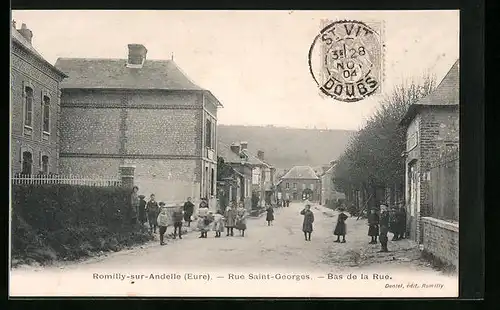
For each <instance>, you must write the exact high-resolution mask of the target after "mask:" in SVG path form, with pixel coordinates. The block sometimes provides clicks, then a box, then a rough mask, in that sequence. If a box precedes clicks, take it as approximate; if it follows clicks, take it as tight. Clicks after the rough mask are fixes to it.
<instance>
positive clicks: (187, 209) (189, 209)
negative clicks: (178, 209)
mask: <svg viewBox="0 0 500 310" xmlns="http://www.w3.org/2000/svg"><path fill="white" fill-rule="evenodd" d="M183 211H184V222H187V226H188V227H189V226H191V216H193V212H194V204H193V203H192V202H191V197H188V199H187V201H186V202H185V203H184V207H183Z"/></svg>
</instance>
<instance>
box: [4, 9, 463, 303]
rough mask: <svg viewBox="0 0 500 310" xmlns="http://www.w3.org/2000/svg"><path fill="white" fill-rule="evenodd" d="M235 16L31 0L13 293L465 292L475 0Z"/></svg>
mask: <svg viewBox="0 0 500 310" xmlns="http://www.w3.org/2000/svg"><path fill="white" fill-rule="evenodd" d="M351 13H352V12H351ZM231 14H233V15H231ZM231 14H230V13H229V12H222V11H221V12H218V11H213V12H201V11H191V12H183V11H178V12H174V11H172V12H168V11H155V12H153V11H151V12H149V11H141V12H134V11H114V12H106V11H99V12H98V11H94V12H93V11H81V12H80V11H72V12H65V11H60V12H56V11H50V12H49V11H13V12H12V26H11V41H12V44H11V104H10V106H11V110H10V115H11V134H10V140H11V148H10V154H11V156H10V157H11V165H10V167H11V168H10V169H11V226H10V232H11V236H10V265H11V270H10V289H11V295H16V296H29V295H37V296H51V295H65V296H77V295H79V294H83V295H87V296H284V295H283V294H286V296H297V295H296V294H306V295H307V296H309V297H328V296H329V297H349V296H351V297H371V296H374V297H383V296H385V297H390V296H396V297H407V296H417V297H432V296H450V297H451V296H456V295H457V294H458V277H457V267H458V232H459V225H458V208H459V204H458V194H459V186H458V184H459V183H458V175H459V171H458V164H459V158H458V147H459V87H460V85H459V80H460V79H459V77H460V74H459V68H460V66H459V64H460V59H459V48H458V46H459V45H458V42H459V40H458V39H459V27H458V25H459V24H458V12H455V11H436V12H425V13H423V12H405V13H401V12H382V11H381V12H378V13H377V14H378V15H377V14H375V15H376V16H378V17H377V18H378V20H379V21H380V23H378V24H377V23H369V22H367V23H366V24H365V23H363V22H358V20H363V19H367V20H372V19H373V18H367V16H371V15H370V14H368V15H367V14H366V13H363V12H358V13H356V14H350V15H349V14H348V15H349V16H350V17H349V18H353V21H342V23H344V24H335V23H337V22H336V21H338V20H346V19H347V15H346V17H345V18H344V15H345V14H347V13H343V12H341V11H338V12H330V13H328V12H327V11H325V12H313V11H303V12H300V11H298V12H296V11H292V12H285V11H283V12H279V11H276V12H266V13H259V12H253V11H241V12H231ZM351 15H352V16H351ZM47 19H50V20H53V21H54V23H55V24H56V25H48V24H46V23H44V21H45V20H47ZM76 20H79V21H80V22H75V21H76ZM90 20H92V21H93V22H92V25H90V24H89V26H88V27H87V26H86V27H83V28H82V27H80V26H81V25H83V24H87V22H85V21H90ZM430 21H432V23H438V24H439V25H441V27H439V28H438V29H440V30H439V31H436V30H434V32H432V35H430V36H429V35H428V34H429V32H427V30H426V29H422V27H423V25H425V24H426V23H430ZM79 23H81V24H80V26H78V25H79ZM187 25H189V27H188V26H187ZM232 25H234V27H235V28H234V29H231V28H232ZM236 25H237V26H236ZM326 25H330V26H328V27H334V26H335V25H336V26H335V27H336V29H345V30H344V31H345V33H343V34H342V35H344V36H345V38H344V39H342V40H343V41H342V42H346V43H343V48H344V49H345V50H346V51H347V49H346V44H347V45H348V47H347V48H350V47H352V46H354V47H355V48H356V52H357V53H359V56H358V57H360V59H361V60H359V62H357V61H358V60H356V59H355V60H353V62H351V60H346V62H345V63H342V60H339V59H343V57H344V56H342V57H340V56H339V55H347V54H345V53H347V52H344V54H342V51H341V49H339V50H338V51H337V50H335V51H333V47H331V48H330V49H329V50H328V49H327V48H325V47H324V46H323V45H320V44H319V43H318V42H319V41H318V38H321V36H318V33H320V31H321V30H322V29H327V28H325V26H326ZM332 25H334V26H332ZM359 25H361V26H359ZM397 25H403V26H404V29H407V30H406V33H405V34H403V33H402V32H401V29H402V28H401V27H403V26H397ZM53 27H60V28H61V29H66V30H67V31H65V32H66V33H57V34H55V32H54V31H51V29H52V28H53ZM287 27H294V28H293V29H294V30H295V32H296V35H297V37H296V38H295V39H293V38H286V37H285V36H284V35H283V34H284V33H286V31H285V28H287ZM355 27H359V28H355ZM362 27H365V28H362ZM352 29H358V33H359V32H360V29H364V31H365V32H366V34H367V36H368V34H371V37H370V38H368V37H366V38H365V39H364V41H363V39H357V38H356V36H352V35H351V34H352V33H353V30H352ZM433 29H434V28H433ZM325 33H326V32H325ZM332 33H333V32H332ZM408 33H410V35H409V34H408ZM231 34H233V37H232V38H231ZM234 34H238V36H241V38H243V40H242V41H243V42H241V41H240V40H238V39H236V38H235V37H234ZM424 34H426V35H425V36H424ZM336 35H341V34H338V33H337V34H336ZM315 38H316V39H315ZM356 40H358V41H356ZM236 41H238V42H239V43H237V42H236ZM324 41H325V42H326V41H327V40H326V39H325V40H324ZM340 41H341V40H340V39H339V40H338V41H337V42H340ZM332 42H333V41H332ZM351 42H355V43H351ZM356 42H357V43H356ZM436 42H437V43H436ZM335 44H336V43H333V45H335ZM356 44H358V45H356ZM363 44H364V45H363ZM237 45H239V47H238V48H237V47H236V46H237ZM315 46H320V48H318V53H317V55H316V54H314V53H313V51H315ZM339 46H340V45H339ZM370 48H371V49H372V51H370ZM352 50H354V49H352ZM308 51H309V68H308V61H307V60H308ZM423 51H425V52H426V56H425V57H423V56H421V55H422V53H423ZM337 52H338V53H340V54H337ZM370 53H371V54H370ZM313 54H314V55H313ZM315 55H316V56H315ZM365 55H370V57H368V56H366V57H364V58H363V57H362V56H365ZM314 57H318V58H317V59H325V63H326V64H327V66H329V67H328V68H329V70H332V68H333V69H334V70H332V71H331V72H333V73H331V72H330V71H328V72H329V74H331V76H333V77H335V76H336V75H335V74H336V73H335V72H337V71H335V70H336V69H335V68H334V67H335V66H336V68H337V69H342V70H343V69H345V68H348V69H349V70H351V69H352V68H354V67H352V68H351V67H350V66H351V63H354V62H356V63H357V66H358V67H355V69H352V70H351V71H348V70H344V71H338V72H344V78H346V79H347V77H346V76H345V72H350V73H349V79H352V78H355V77H356V72H358V71H356V70H358V69H359V70H361V71H363V68H365V67H364V66H365V65H366V63H370V64H371V68H372V69H371V70H368V73H366V74H367V75H366V79H365V80H364V82H363V81H361V80H359V81H358V82H356V83H358V84H356V83H352V82H350V81H351V80H346V81H347V82H346V84H345V85H347V86H345V87H346V88H345V89H346V93H341V92H338V93H337V90H338V88H337V86H339V85H340V89H341V90H342V85H341V84H332V85H337V86H329V83H330V82H329V81H330V80H331V81H333V80H332V77H328V76H325V73H324V72H323V71H321V72H320V73H319V74H316V73H315V70H316V67H315V65H314V64H315V63H318V64H319V63H321V62H320V61H316V58H314ZM352 57H354V56H352ZM417 57H419V62H418V63H417V62H415V59H416V58H417ZM352 59H354V58H352ZM330 61H331V63H330ZM353 66H354V65H353ZM377 66H378V69H373V68H377ZM319 67H321V66H319ZM321 68H322V67H321ZM321 70H323V69H321ZM339 74H342V73H339ZM311 75H312V76H311ZM329 79H330V80H329ZM335 81H338V80H337V79H335ZM374 81H377V82H374ZM334 83H337V82H334ZM316 84H318V85H316ZM321 85H323V86H321ZM349 85H351V86H352V85H357V86H356V87H357V90H356V91H354V90H353V93H352V94H351V95H350V94H349ZM370 87H372V88H373V89H369V88H370ZM368 91H369V93H368ZM342 92H343V91H342ZM356 92H357V93H356ZM349 96H357V99H353V98H351V97H349ZM346 98H347V99H346ZM153 273H155V274H157V275H158V277H160V278H161V277H162V274H163V277H171V278H172V279H174V280H175V279H177V277H179V279H180V278H182V279H184V280H186V281H187V282H186V283H189V281H188V280H193V281H195V280H199V281H201V283H205V282H203V281H207V282H206V283H209V282H214V281H226V282H221V283H223V284H220V285H218V284H217V285H215V286H213V287H212V286H210V287H208V286H203V287H205V288H203V289H202V288H195V287H194V286H192V285H198V284H182V283H180V282H179V283H178V284H175V283H170V282H169V284H168V292H165V290H166V288H165V286H163V288H162V287H161V286H158V285H157V284H154V283H150V282H146V281H145V279H148V277H150V275H151V277H152V278H154V275H153ZM353 273H356V274H357V277H358V278H357V279H356V278H354V279H353V281H354V280H355V281H361V280H366V281H365V282H359V283H358V282H356V284H353V283H354V282H347V283H348V284H345V283H340V282H339V283H338V284H336V285H332V284H328V280H332V281H333V280H336V281H337V280H338V281H341V280H346V279H351V278H352V274H353ZM167 274H168V276H167ZM361 274H363V275H365V276H366V279H364V278H363V275H361ZM69 275H71V276H69ZM76 275H82V278H79V277H80V276H76ZM139 276H140V277H139ZM204 277H208V278H210V277H212V278H213V279H212V278H211V279H205V278H204ZM99 280H103V281H99ZM104 280H106V281H104ZM115 280H117V281H115ZM177 280H178V279H177ZM247 280H256V281H257V280H258V281H260V282H252V283H250V282H245V281H247ZM38 281H43V282H44V283H45V285H44V286H36V285H33V283H39V282H38ZM71 281H73V282H71ZM231 281H234V282H231ZM238 281H239V282H238ZM263 281H264V282H263ZM265 281H267V282H265ZM273 281H275V282H273ZM276 281H277V282H276ZM280 281H281V282H280ZM284 281H288V282H286V283H292V284H286V285H280V283H285V282H284ZM294 281H295V282H297V285H296V286H294V284H293V283H294ZM304 281H305V282H304ZM307 281H315V282H314V284H312V285H311V284H309V286H308V287H309V289H308V291H306V292H304V288H305V287H306V286H303V285H305V283H306V282H307ZM318 281H320V282H318ZM321 281H327V282H325V284H324V285H323V284H320V283H321ZM30 283H31V284H30ZM72 283H78V284H77V285H80V287H79V288H76V289H75V286H74V284H72ZM146 283H149V284H146ZM161 283H164V282H161ZM201 283H199V284H201ZM299 283H300V284H299ZM349 283H351V284H349ZM131 285H132V286H131ZM165 285H166V284H165ZM189 285H191V286H189ZM301 296H302V295H301Z"/></svg>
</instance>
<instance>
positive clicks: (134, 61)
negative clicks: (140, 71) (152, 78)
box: [127, 44, 148, 68]
mask: <svg viewBox="0 0 500 310" xmlns="http://www.w3.org/2000/svg"><path fill="white" fill-rule="evenodd" d="M147 53H148V50H147V49H146V47H145V46H144V45H142V44H129V45H128V61H127V67H128V68H142V65H143V64H144V61H146V54H147Z"/></svg>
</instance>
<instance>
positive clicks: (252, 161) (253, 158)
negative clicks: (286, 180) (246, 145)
mask: <svg viewBox="0 0 500 310" xmlns="http://www.w3.org/2000/svg"><path fill="white" fill-rule="evenodd" d="M241 152H242V153H243V154H245V155H247V157H248V162H249V163H250V164H251V165H255V166H265V167H267V168H272V166H271V165H270V164H268V163H266V162H265V161H263V160H261V159H259V158H258V157H257V156H256V155H254V154H252V153H251V152H249V151H248V150H242V151H241Z"/></svg>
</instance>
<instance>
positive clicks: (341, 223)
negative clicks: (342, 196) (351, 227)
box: [333, 207, 348, 243]
mask: <svg viewBox="0 0 500 310" xmlns="http://www.w3.org/2000/svg"><path fill="white" fill-rule="evenodd" d="M339 211H340V214H339V216H338V218H337V225H336V226H335V230H334V231H333V234H334V235H335V236H337V240H335V242H341V243H345V242H346V241H345V235H346V225H345V220H347V218H348V216H347V215H346V214H345V213H344V211H345V210H344V207H340V208H339ZM340 237H342V241H340Z"/></svg>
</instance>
